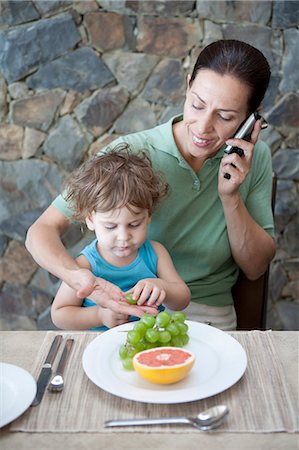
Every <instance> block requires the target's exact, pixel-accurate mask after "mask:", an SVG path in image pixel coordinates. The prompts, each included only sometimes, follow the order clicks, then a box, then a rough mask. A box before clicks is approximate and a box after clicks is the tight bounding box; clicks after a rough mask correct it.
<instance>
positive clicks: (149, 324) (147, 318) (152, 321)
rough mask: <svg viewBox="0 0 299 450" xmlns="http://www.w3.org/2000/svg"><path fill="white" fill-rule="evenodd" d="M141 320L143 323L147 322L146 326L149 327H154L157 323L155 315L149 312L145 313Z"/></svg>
mask: <svg viewBox="0 0 299 450" xmlns="http://www.w3.org/2000/svg"><path fill="white" fill-rule="evenodd" d="M140 320H141V322H142V323H144V324H145V326H146V327H147V328H152V327H153V326H154V325H155V323H156V319H155V317H154V316H152V315H151V314H149V313H144V314H143V315H142V316H141V319H140Z"/></svg>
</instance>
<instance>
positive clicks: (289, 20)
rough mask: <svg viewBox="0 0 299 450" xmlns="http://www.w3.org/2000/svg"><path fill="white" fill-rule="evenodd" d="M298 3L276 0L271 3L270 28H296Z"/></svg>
mask: <svg viewBox="0 0 299 450" xmlns="http://www.w3.org/2000/svg"><path fill="white" fill-rule="evenodd" d="M298 17H299V3H298V1H297V0H295V1H293V0H292V1H284V0H277V1H275V2H274V3H273V18H272V26H273V27H276V28H288V27H296V26H298Z"/></svg>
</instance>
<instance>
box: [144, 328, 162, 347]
mask: <svg viewBox="0 0 299 450" xmlns="http://www.w3.org/2000/svg"><path fill="white" fill-rule="evenodd" d="M145 339H146V340H147V341H148V342H151V343H154V342H157V340H158V339H159V332H158V330H156V329H155V328H148V329H147V330H146V333H145Z"/></svg>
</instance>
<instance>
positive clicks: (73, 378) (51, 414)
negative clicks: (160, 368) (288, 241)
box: [10, 331, 299, 433]
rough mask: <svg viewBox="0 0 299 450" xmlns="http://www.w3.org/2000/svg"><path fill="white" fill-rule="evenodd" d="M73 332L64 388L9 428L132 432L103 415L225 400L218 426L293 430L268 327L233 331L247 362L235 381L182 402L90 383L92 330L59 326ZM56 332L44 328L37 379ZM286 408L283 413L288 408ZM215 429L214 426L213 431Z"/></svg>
mask: <svg viewBox="0 0 299 450" xmlns="http://www.w3.org/2000/svg"><path fill="white" fill-rule="evenodd" d="M61 334H62V335H63V337H64V338H65V339H66V338H73V339H74V340H75V344H74V346H73V350H72V353H71V355H70V360H69V362H68V365H67V368H66V372H65V378H66V380H67V383H66V386H65V388H64V390H63V392H61V393H59V394H53V393H50V392H48V391H46V393H45V395H44V398H43V400H42V402H41V403H40V405H38V406H36V407H30V408H29V409H28V410H27V411H26V412H25V413H24V414H23V415H22V416H21V417H20V418H19V419H17V420H16V421H15V422H13V423H12V424H11V426H10V430H11V431H26V432H56V433H57V432H98V433H101V432H105V433H113V432H116V431H118V432H119V431H120V430H121V432H136V430H137V427H122V428H104V426H103V424H104V422H105V420H110V419H124V418H126V419H127V418H143V417H160V416H162V417H167V416H182V415H187V416H196V415H197V414H198V412H199V411H202V410H204V409H206V408H209V407H211V406H214V405H217V404H226V405H227V406H228V407H229V411H230V413H229V415H228V416H227V419H226V420H225V422H224V423H223V425H222V426H221V428H220V429H219V430H218V431H222V432H223V431H224V432H246V433H248V432H249V433H250V432H253V433H265V432H290V433H292V432H296V431H298V429H299V426H298V420H297V417H298V414H297V411H296V405H295V400H294V398H293V395H292V392H290V387H289V386H288V384H287V382H286V378H285V375H284V368H283V367H282V364H281V361H280V359H279V356H278V354H277V352H276V349H275V346H274V338H273V335H272V333H271V331H266V332H260V331H252V332H231V333H230V334H231V335H232V336H233V337H234V338H235V339H236V340H237V341H239V342H240V344H241V345H242V346H243V348H244V350H245V351H246V354H247V358H248V366H247V368H246V371H245V374H244V375H243V377H242V378H241V380H239V381H238V382H237V383H236V384H235V385H234V386H232V387H231V388H230V389H227V390H226V391H224V392H222V393H221V394H217V395H215V396H213V397H210V398H207V399H203V400H198V401H194V402H188V403H180V404H162V405H161V404H149V403H141V402H135V401H130V400H125V399H123V398H120V397H117V396H114V395H111V394H109V393H107V392H105V391H103V390H102V389H100V388H98V387H97V386H96V385H95V384H94V383H92V382H91V381H90V380H89V378H88V377H87V376H86V374H85V373H84V370H83V367H82V355H83V352H84V350H85V348H86V347H87V345H88V344H89V343H90V342H91V341H92V340H93V339H95V337H96V336H97V334H96V333H92V332H87V333H82V332H76V333H75V332H74V333H69V332H67V333H66V332H62V333H61ZM54 335H55V333H54V332H51V331H49V332H47V334H46V336H45V339H44V342H43V344H42V347H41V348H40V350H39V353H38V355H37V358H36V361H35V363H34V367H33V370H32V374H33V376H34V377H35V379H37V377H38V374H39V372H40V369H41V366H42V364H43V361H44V359H45V356H46V354H47V352H48V350H49V348H50V345H51V342H52V340H53V337H54ZM286 412H287V414H286ZM182 430H184V432H190V433H192V432H198V430H197V429H195V428H193V427H191V426H188V425H179V426H178V425H176V426H175V425H160V426H158V425H155V426H142V427H138V432H159V433H163V432H172V433H173V432H174V433H175V432H180V431H182ZM214 432H215V431H214Z"/></svg>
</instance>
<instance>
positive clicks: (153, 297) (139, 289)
mask: <svg viewBox="0 0 299 450" xmlns="http://www.w3.org/2000/svg"><path fill="white" fill-rule="evenodd" d="M159 283H160V280H158V279H156V278H146V279H144V280H140V281H138V283H137V284H136V285H135V287H134V288H133V289H132V290H131V292H132V293H133V298H134V299H136V300H137V305H148V306H156V307H157V306H159V305H161V303H163V301H164V299H165V297H166V292H165V291H164V289H163V288H162V287H161V286H159Z"/></svg>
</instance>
